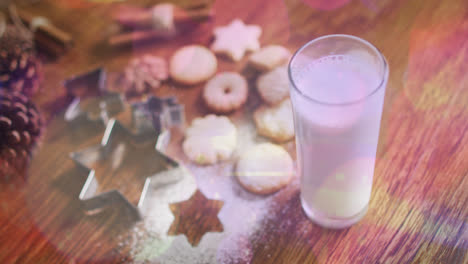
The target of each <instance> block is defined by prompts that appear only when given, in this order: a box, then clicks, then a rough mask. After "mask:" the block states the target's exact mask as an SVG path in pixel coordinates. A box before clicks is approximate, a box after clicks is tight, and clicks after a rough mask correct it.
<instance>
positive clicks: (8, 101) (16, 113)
mask: <svg viewBox="0 0 468 264" xmlns="http://www.w3.org/2000/svg"><path fill="white" fill-rule="evenodd" d="M42 124H43V123H42V119H41V116H40V114H39V112H38V111H37V109H36V107H35V106H34V104H33V103H32V102H31V101H30V100H29V99H28V98H27V97H26V96H24V95H22V94H20V93H18V92H7V91H2V90H0V138H1V139H2V140H1V141H0V165H1V168H0V176H3V177H7V176H8V175H7V174H11V171H19V172H21V171H24V169H25V168H26V165H27V163H28V161H29V158H30V156H31V153H32V150H33V148H34V146H35V145H36V143H37V141H38V139H39V136H40V134H41V129H42ZM2 174H3V175H2ZM0 180H2V179H0Z"/></svg>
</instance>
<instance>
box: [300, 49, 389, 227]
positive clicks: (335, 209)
mask: <svg viewBox="0 0 468 264" xmlns="http://www.w3.org/2000/svg"><path fill="white" fill-rule="evenodd" d="M368 59H369V58H366V57H362V58H361V57H360V56H348V55H335V56H327V57H323V58H321V59H318V60H311V62H310V64H308V65H307V66H306V67H303V68H302V69H300V70H299V71H298V70H296V71H295V72H293V76H292V77H293V79H294V80H295V84H296V87H297V88H298V89H299V90H300V92H301V93H302V95H301V94H299V93H298V91H296V90H295V89H291V96H292V98H293V100H292V102H293V106H294V118H295V124H296V134H297V135H296V140H297V141H296V147H297V151H298V170H299V173H300V175H301V177H302V179H301V180H302V183H301V199H302V202H303V205H304V208H305V211H306V212H307V213H308V214H309V216H311V215H312V216H313V218H315V219H319V221H320V218H323V219H331V218H333V219H337V220H339V219H351V218H355V217H357V216H359V215H361V216H362V215H363V214H364V213H365V211H366V209H367V205H368V203H369V198H370V194H371V188H372V177H373V174H374V162H375V155H376V150H377V142H378V137H379V128H380V117H381V113H382V106H383V99H384V94H383V93H384V92H385V89H377V88H378V87H379V85H380V82H381V79H382V78H381V76H380V77H379V74H378V72H377V70H376V69H375V64H374V63H372V62H371V61H369V60H368ZM384 85H385V84H384ZM379 93H380V94H379ZM306 97H309V98H306ZM311 99H312V100H311Z"/></svg>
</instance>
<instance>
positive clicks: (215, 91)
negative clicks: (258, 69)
mask: <svg viewBox="0 0 468 264" xmlns="http://www.w3.org/2000/svg"><path fill="white" fill-rule="evenodd" d="M248 92H249V91H248V84H247V80H246V79H245V78H244V77H243V76H242V75H240V74H238V73H235V72H223V73H219V74H217V75H216V76H215V77H213V79H211V80H209V81H208V82H207V83H206V86H205V89H204V90H203V100H204V101H205V103H206V105H207V106H208V107H209V108H210V109H211V110H212V111H214V112H216V113H229V112H232V111H234V110H237V109H239V108H240V107H241V106H242V105H243V104H244V103H245V102H246V101H247V94H248Z"/></svg>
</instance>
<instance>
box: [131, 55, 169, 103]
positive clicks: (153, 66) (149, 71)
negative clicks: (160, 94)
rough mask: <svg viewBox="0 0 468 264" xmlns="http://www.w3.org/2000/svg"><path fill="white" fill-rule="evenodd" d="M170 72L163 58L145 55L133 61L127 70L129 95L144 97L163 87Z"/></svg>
mask: <svg viewBox="0 0 468 264" xmlns="http://www.w3.org/2000/svg"><path fill="white" fill-rule="evenodd" d="M168 77H169V70H168V69H167V63H166V61H165V60H164V59H163V58H160V57H156V56H152V55H144V56H143V57H140V58H135V59H133V60H132V61H131V62H130V63H129V64H128V66H127V67H126V68H125V73H124V80H125V83H126V93H127V95H136V96H139V95H142V94H144V93H146V92H149V91H151V90H153V89H156V88H158V87H159V86H161V82H162V81H164V80H167V78H168Z"/></svg>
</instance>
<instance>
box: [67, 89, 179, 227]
mask: <svg viewBox="0 0 468 264" xmlns="http://www.w3.org/2000/svg"><path fill="white" fill-rule="evenodd" d="M156 110H160V111H156ZM169 113H172V118H171V116H168V115H169ZM132 116H133V123H134V124H135V127H136V130H137V132H138V133H137V134H135V133H132V132H131V131H130V130H128V129H127V128H125V127H124V126H123V125H122V124H121V123H120V122H119V121H117V120H115V119H110V120H109V122H108V123H107V125H106V129H105V132H104V136H103V138H102V141H101V144H100V145H97V146H92V147H89V148H87V149H84V150H82V151H78V152H73V153H70V157H71V158H72V160H73V161H74V163H75V165H76V166H75V170H76V171H77V172H78V174H80V175H83V176H85V177H86V181H85V183H84V185H83V187H82V189H81V192H80V194H79V199H80V200H81V202H82V204H83V209H84V211H85V212H86V213H88V214H95V213H98V212H100V211H101V210H103V209H105V208H107V207H110V206H114V205H116V204H122V205H124V207H125V208H126V209H127V211H128V213H129V215H130V217H132V218H133V219H134V220H135V221H138V220H141V218H142V214H141V212H140V210H141V208H142V207H143V206H144V202H145V199H146V197H147V196H148V195H151V192H152V190H157V189H159V188H162V187H164V186H167V185H171V184H173V183H176V182H178V181H179V180H181V178H182V177H181V174H180V173H178V172H179V171H181V170H182V167H181V166H180V164H179V163H177V162H176V161H174V160H173V159H171V158H170V157H168V156H166V155H165V154H164V153H163V152H162V151H163V149H164V148H165V147H166V145H167V142H168V138H169V137H170V130H169V129H168V128H170V127H172V126H175V125H178V124H180V122H178V120H179V121H180V120H183V118H184V113H183V106H181V105H179V104H177V102H176V100H175V99H174V98H172V99H171V98H165V99H160V98H157V97H153V98H150V99H149V100H148V101H147V102H145V103H140V104H138V105H135V106H133V107H132ZM174 117H176V119H174ZM162 120H166V121H164V122H163V121H162ZM163 123H164V124H163ZM152 127H153V128H152ZM116 143H118V144H117V147H116ZM122 144H123V145H122ZM145 144H146V145H145ZM138 145H140V146H141V145H143V146H144V147H143V148H138V147H135V146H138ZM120 146H124V148H123V151H120V150H118V148H119V147H120ZM129 148H130V149H133V150H134V152H135V153H125V151H126V150H128V149H129ZM136 149H138V151H137V150H136ZM115 153H117V154H115ZM116 156H117V160H119V159H120V161H118V162H117V166H116V168H114V165H112V169H113V170H114V171H115V170H121V169H125V167H121V165H122V164H120V163H122V161H123V160H125V161H126V162H128V161H129V160H130V163H131V164H132V165H133V166H135V164H134V163H135V160H137V161H138V166H136V167H135V168H137V169H136V170H134V171H137V173H141V174H143V175H142V177H145V182H144V186H143V188H142V190H141V194H140V197H139V199H138V203H137V205H134V204H132V202H130V201H129V200H128V199H127V198H126V197H125V196H124V195H123V194H122V193H121V192H120V191H119V190H111V191H107V192H103V193H100V194H97V195H96V192H97V191H98V187H99V183H98V181H97V179H96V177H95V171H94V170H92V169H89V168H88V166H89V165H90V164H91V163H101V162H102V163H111V164H114V160H115V157H116ZM109 160H110V161H109ZM131 161H133V163H132V162H131ZM126 162H123V163H126ZM126 165H128V163H127V164H126Z"/></svg>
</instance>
